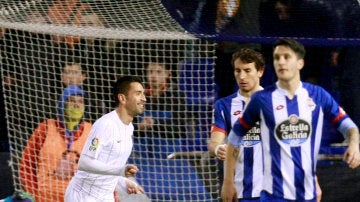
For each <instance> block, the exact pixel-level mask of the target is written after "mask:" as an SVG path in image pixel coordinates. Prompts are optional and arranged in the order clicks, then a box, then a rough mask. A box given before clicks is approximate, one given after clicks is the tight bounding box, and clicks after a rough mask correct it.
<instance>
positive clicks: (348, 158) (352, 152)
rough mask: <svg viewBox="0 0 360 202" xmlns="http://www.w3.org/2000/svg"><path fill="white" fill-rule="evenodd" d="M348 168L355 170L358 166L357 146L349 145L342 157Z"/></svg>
mask: <svg viewBox="0 0 360 202" xmlns="http://www.w3.org/2000/svg"><path fill="white" fill-rule="evenodd" d="M343 161H345V162H346V163H347V164H348V165H349V167H350V168H357V167H358V166H359V165H360V152H359V145H358V144H355V143H353V144H352V143H350V144H349V146H348V148H347V150H346V152H345V154H344V157H343Z"/></svg>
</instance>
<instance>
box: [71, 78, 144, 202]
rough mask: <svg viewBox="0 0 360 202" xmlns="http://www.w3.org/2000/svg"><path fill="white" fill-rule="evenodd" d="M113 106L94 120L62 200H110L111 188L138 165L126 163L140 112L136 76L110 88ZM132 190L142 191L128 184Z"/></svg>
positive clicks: (141, 105) (140, 92)
mask: <svg viewBox="0 0 360 202" xmlns="http://www.w3.org/2000/svg"><path fill="white" fill-rule="evenodd" d="M113 96H114V99H115V101H116V103H117V105H118V106H117V108H116V109H115V110H113V111H111V112H110V113H107V114H105V115H104V116H102V117H101V118H100V119H98V120H97V121H95V123H94V125H93V127H92V129H91V132H90V135H89V137H88V139H87V142H86V144H85V146H84V148H83V151H82V153H81V156H80V159H79V168H78V170H77V172H76V174H75V176H74V177H73V178H72V180H71V182H70V184H69V186H68V187H67V190H66V194H65V202H75V201H76V202H113V201H114V200H115V198H114V191H115V187H116V185H117V184H118V183H122V184H123V185H124V182H125V181H124V178H123V177H122V176H125V177H133V176H134V175H135V174H136V172H137V171H138V168H137V167H136V166H135V165H132V164H130V165H127V164H126V163H127V160H128V158H129V156H130V153H131V151H132V146H133V141H132V136H133V131H134V126H133V124H132V121H133V118H134V117H135V116H137V115H139V114H142V113H143V112H144V105H145V102H146V98H145V94H144V86H143V84H142V82H141V79H140V78H138V77H132V76H124V77H122V78H120V79H118V80H117V81H116V83H115V85H114V87H113ZM132 191H133V192H134V193H136V192H143V190H142V188H138V187H137V186H134V187H132Z"/></svg>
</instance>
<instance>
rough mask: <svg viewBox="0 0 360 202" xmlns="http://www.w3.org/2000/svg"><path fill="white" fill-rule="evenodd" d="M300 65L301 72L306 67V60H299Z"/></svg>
mask: <svg viewBox="0 0 360 202" xmlns="http://www.w3.org/2000/svg"><path fill="white" fill-rule="evenodd" d="M298 64H299V70H300V69H302V68H303V67H304V65H305V60H304V59H299V60H298Z"/></svg>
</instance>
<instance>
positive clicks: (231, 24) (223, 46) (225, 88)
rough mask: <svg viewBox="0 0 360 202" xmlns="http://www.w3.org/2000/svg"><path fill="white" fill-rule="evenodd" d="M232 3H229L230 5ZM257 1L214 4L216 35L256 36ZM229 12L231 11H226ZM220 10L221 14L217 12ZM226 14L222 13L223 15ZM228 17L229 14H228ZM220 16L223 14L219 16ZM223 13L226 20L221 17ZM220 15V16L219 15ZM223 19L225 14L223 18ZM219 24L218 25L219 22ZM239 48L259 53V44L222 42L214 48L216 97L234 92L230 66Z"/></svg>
mask: <svg viewBox="0 0 360 202" xmlns="http://www.w3.org/2000/svg"><path fill="white" fill-rule="evenodd" d="M231 2H232V3H231ZM260 3H261V0H242V1H238V0H232V1H227V3H225V4H224V3H222V1H218V4H217V11H218V19H217V21H215V24H216V25H218V28H217V32H218V33H220V34H221V35H223V36H228V35H235V36H242V37H257V36H259V35H260V27H259V9H260ZM230 10H231V11H232V12H230ZM221 11H223V12H221ZM225 11H226V12H225ZM228 12H230V13H231V15H229V13H228ZM221 13H223V14H222V15H221ZM224 13H227V17H226V18H224V17H221V16H224ZM219 15H220V16H219ZM225 16H226V15H225ZM219 18H220V19H219ZM221 19H222V22H221V23H220V22H219V20H220V21H221ZM241 48H251V49H257V50H260V49H261V46H260V45H259V44H252V43H240V42H230V41H222V42H219V43H218V46H217V49H216V56H217V59H216V60H217V61H216V67H215V82H216V83H217V84H218V86H219V92H218V96H217V97H218V98H221V97H225V96H227V95H230V94H232V93H233V92H234V91H236V90H237V89H238V87H237V84H236V81H235V79H234V77H233V70H232V66H231V63H230V62H229V61H231V56H232V53H233V52H235V51H236V50H238V49H241Z"/></svg>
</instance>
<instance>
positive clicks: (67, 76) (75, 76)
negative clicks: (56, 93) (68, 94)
mask: <svg viewBox="0 0 360 202" xmlns="http://www.w3.org/2000/svg"><path fill="white" fill-rule="evenodd" d="M85 79H86V76H85V74H83V73H82V70H81V66H80V65H78V64H74V65H66V66H65V67H64V69H63V72H62V74H61V80H62V82H63V84H64V86H65V87H66V86H69V85H75V86H82V84H83V82H84V80H85Z"/></svg>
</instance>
